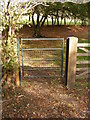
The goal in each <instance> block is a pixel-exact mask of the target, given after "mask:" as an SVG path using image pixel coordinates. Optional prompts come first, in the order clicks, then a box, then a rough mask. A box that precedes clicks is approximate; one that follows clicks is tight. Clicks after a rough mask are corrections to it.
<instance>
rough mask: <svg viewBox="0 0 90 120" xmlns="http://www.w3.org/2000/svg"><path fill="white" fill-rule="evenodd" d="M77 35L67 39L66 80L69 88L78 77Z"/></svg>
mask: <svg viewBox="0 0 90 120" xmlns="http://www.w3.org/2000/svg"><path fill="white" fill-rule="evenodd" d="M77 43H78V38H77V37H68V38H67V41H66V69H65V81H66V85H67V88H73V87H74V82H75V79H76V57H77Z"/></svg>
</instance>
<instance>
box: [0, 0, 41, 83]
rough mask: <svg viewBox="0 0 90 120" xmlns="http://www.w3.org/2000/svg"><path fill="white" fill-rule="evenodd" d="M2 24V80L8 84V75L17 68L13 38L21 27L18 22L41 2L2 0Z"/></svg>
mask: <svg viewBox="0 0 90 120" xmlns="http://www.w3.org/2000/svg"><path fill="white" fill-rule="evenodd" d="M1 2H2V7H3V10H2V24H3V28H4V31H5V37H4V39H5V40H4V41H3V50H2V52H3V53H2V62H3V69H4V71H5V77H4V81H5V79H6V81H7V83H8V84H10V80H11V79H8V76H10V75H12V74H14V73H15V72H16V71H17V68H18V62H17V56H16V51H15V40H14V38H15V37H16V36H17V35H16V33H15V30H17V31H18V30H19V28H20V27H21V26H20V25H19V24H18V23H19V21H20V19H21V17H22V15H23V14H25V13H27V11H28V10H29V11H30V10H33V9H34V7H36V6H37V5H39V4H43V3H42V2H32V3H31V2H27V3H26V2H19V1H17V0H14V1H13V0H7V1H6V0H2V1H1Z"/></svg>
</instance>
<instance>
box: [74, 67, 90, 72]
mask: <svg viewBox="0 0 90 120" xmlns="http://www.w3.org/2000/svg"><path fill="white" fill-rule="evenodd" d="M76 70H77V71H86V70H89V71H90V67H85V68H76Z"/></svg>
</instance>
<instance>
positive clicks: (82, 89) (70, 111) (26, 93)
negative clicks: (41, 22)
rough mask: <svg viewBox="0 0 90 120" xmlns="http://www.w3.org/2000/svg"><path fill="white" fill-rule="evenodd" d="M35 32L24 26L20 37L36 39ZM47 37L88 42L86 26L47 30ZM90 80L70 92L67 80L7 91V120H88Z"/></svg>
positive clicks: (45, 81) (28, 81) (36, 82)
mask: <svg viewBox="0 0 90 120" xmlns="http://www.w3.org/2000/svg"><path fill="white" fill-rule="evenodd" d="M32 34H33V29H32V28H29V27H27V26H24V28H23V29H21V30H20V33H19V37H21V35H22V37H24V38H26V37H27V38H29V37H32ZM42 34H43V36H45V37H60V38H61V37H64V38H65V39H66V38H67V37H69V36H76V37H78V38H79V39H82V38H83V39H88V27H85V26H81V27H80V26H53V27H51V26H48V27H46V26H44V27H43V29H42ZM86 82H87V81H86V79H81V80H79V85H78V84H76V85H75V87H74V89H67V87H66V86H65V85H64V79H53V80H52V79H45V78H42V79H40V78H39V79H23V81H22V85H21V87H11V88H8V89H6V88H5V87H3V89H2V90H3V92H2V97H3V101H2V113H3V114H2V117H3V118H87V111H88V108H87V105H88V99H87V94H88V89H87V87H86V85H85V83H86Z"/></svg>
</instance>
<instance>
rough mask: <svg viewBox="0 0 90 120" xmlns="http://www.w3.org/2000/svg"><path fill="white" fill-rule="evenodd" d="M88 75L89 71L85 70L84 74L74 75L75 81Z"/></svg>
mask: <svg viewBox="0 0 90 120" xmlns="http://www.w3.org/2000/svg"><path fill="white" fill-rule="evenodd" d="M89 73H90V72H89V70H86V71H85V72H83V73H81V74H79V75H76V79H79V78H82V77H83V78H84V77H86V75H87V74H89Z"/></svg>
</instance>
